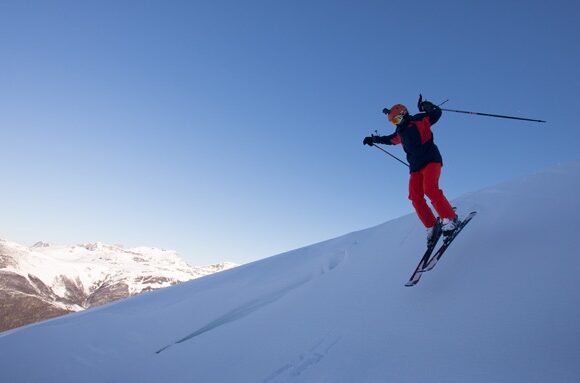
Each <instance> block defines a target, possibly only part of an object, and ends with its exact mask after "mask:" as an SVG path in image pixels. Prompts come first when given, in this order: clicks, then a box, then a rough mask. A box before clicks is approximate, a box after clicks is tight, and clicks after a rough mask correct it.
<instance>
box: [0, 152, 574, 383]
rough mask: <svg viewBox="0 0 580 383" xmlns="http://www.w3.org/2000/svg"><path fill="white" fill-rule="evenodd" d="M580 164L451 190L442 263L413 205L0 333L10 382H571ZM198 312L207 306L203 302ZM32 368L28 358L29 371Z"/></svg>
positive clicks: (1, 363)
mask: <svg viewBox="0 0 580 383" xmlns="http://www.w3.org/2000/svg"><path fill="white" fill-rule="evenodd" d="M578 195H580V162H574V163H571V164H566V165H563V166H557V167H554V168H552V169H548V170H545V171H542V172H540V173H538V174H534V175H531V176H528V177H523V178H519V179H516V180H513V181H511V182H508V183H504V184H501V185H498V186H495V187H491V188H487V189H485V190H482V191H478V192H474V193H470V194H468V195H465V196H463V197H461V198H458V199H456V200H454V201H453V203H454V205H455V206H457V207H458V211H459V212H460V213H466V212H469V211H472V210H476V211H478V214H477V216H476V217H475V218H474V219H473V221H472V222H471V223H470V224H469V225H468V226H467V227H466V229H465V230H464V231H463V232H462V233H461V235H460V236H459V237H458V238H457V239H456V241H455V242H454V243H453V245H452V246H451V247H450V248H449V250H448V251H447V252H446V253H445V256H444V257H443V258H442V259H441V261H440V262H439V263H438V264H437V267H436V268H435V269H434V270H433V271H429V272H428V273H426V274H425V275H424V276H423V278H422V279H421V282H420V283H419V284H418V285H417V286H415V287H404V284H405V282H406V281H407V279H408V278H409V276H410V274H411V272H412V271H413V270H414V268H415V266H416V264H417V262H418V260H419V257H420V256H421V254H422V253H423V251H424V247H425V232H424V229H423V228H422V226H421V224H420V222H419V220H418V219H417V217H416V216H415V215H414V214H410V215H408V216H404V217H401V218H399V219H396V220H393V221H390V222H387V223H384V224H382V225H379V226H377V227H373V228H369V229H366V230H362V231H359V232H354V233H350V234H347V235H344V236H342V237H339V238H336V239H332V240H329V241H326V242H322V243H318V244H315V245H312V246H308V247H305V248H302V249H297V250H294V251H290V252H288V253H284V254H280V255H278V256H274V257H271V258H267V259H264V260H261V261H258V262H254V263H251V264H247V265H244V266H240V267H237V268H235V269H232V270H228V271H225V272H222V273H218V274H215V275H210V276H207V277H204V278H200V279H197V280H193V281H189V282H186V283H182V284H179V285H177V286H172V287H169V288H166V289H162V290H158V291H154V292H151V293H148V294H142V295H139V296H136V297H133V298H131V299H127V300H123V301H120V302H116V303H113V304H110V305H105V306H101V307H98V308H95V309H91V310H87V311H84V312H80V313H75V314H72V315H68V316H66V317H63V318H57V319H55V320H51V321H47V322H44V323H40V324H36V325H32V326H28V327H25V328H21V329H17V330H13V331H8V332H5V333H2V334H0V374H1V375H0V376H1V377H2V381H6V382H48V381H58V382H61V383H65V382H75V383H76V382H79V381H82V382H85V383H97V382H143V383H147V382H151V383H153V382H155V383H156V382H159V381H171V382H176V383H180V382H184V383H185V382H212V383H219V382H224V383H226V382H228V383H229V382H236V383H246V382H248V383H249V382H262V383H278V382H294V383H300V382H315V383H317V382H333V383H342V382H344V383H347V382H349V383H350V382H361V383H374V382H397V383H407V382H408V383H411V382H448V383H456V382H457V383H464V382H470V383H488V382H556V383H564V382H566V383H567V382H577V381H578V377H579V376H580V364H579V363H578V361H579V360H580V347H579V346H578V339H579V337H580V305H579V304H578V303H579V302H580V288H578V275H579V272H580V250H579V248H580V241H579V239H578V233H580V220H579V219H578V217H580V203H578ZM200 307H201V308H203V309H200ZM31 366H33V368H31Z"/></svg>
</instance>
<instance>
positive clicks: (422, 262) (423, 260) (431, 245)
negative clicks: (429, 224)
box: [405, 221, 442, 287]
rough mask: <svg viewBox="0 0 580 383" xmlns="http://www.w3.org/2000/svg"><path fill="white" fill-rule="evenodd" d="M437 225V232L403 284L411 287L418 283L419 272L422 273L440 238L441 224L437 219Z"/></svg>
mask: <svg viewBox="0 0 580 383" xmlns="http://www.w3.org/2000/svg"><path fill="white" fill-rule="evenodd" d="M437 225H438V227H439V230H438V232H437V233H435V235H434V238H433V239H432V240H431V242H430V243H429V245H428V246H427V250H426V251H425V254H423V256H422V257H421V260H420V261H419V264H418V265H417V268H416V269H415V271H413V274H412V275H411V278H409V281H408V282H407V283H405V286H407V287H411V286H415V285H416V284H417V283H419V280H420V279H421V274H422V273H423V269H424V268H425V267H426V265H427V262H428V261H429V257H431V254H432V253H433V250H435V246H437V242H439V238H441V234H442V231H441V224H440V223H439V221H438V222H437Z"/></svg>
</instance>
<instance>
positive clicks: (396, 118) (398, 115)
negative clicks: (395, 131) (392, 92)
mask: <svg viewBox="0 0 580 383" xmlns="http://www.w3.org/2000/svg"><path fill="white" fill-rule="evenodd" d="M408 114H409V111H408V110H407V107H405V105H401V104H396V105H393V107H392V108H391V110H389V114H388V118H389V121H391V122H392V123H393V124H395V125H399V124H400V123H401V121H403V118H404V117H405V116H406V115H408Z"/></svg>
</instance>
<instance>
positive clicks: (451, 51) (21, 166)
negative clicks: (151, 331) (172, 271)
mask: <svg viewBox="0 0 580 383" xmlns="http://www.w3.org/2000/svg"><path fill="white" fill-rule="evenodd" d="M579 4H580V3H578V2H577V1H572V0H570V1H551V2H546V1H539V0H531V1H515V0H506V1H485V2H484V1H478V2H476V1H422V0H418V1H410V2H405V1H399V2H388V1H292V2H289V1H284V2H282V1H221V0H217V1H215V0H213V1H117V0H115V1H99V2H87V1H85V2H78V1H50V2H47V1H36V2H35V1H26V2H23V1H1V2H0V46H1V48H2V53H1V58H2V59H1V60H0V132H1V137H2V146H1V150H0V172H1V173H0V174H1V184H0V185H1V188H0V237H1V238H5V239H9V240H13V241H17V242H20V243H23V244H32V243H34V242H35V241H38V240H44V241H48V242H53V243H59V244H76V243H84V242H95V241H102V242H105V243H118V244H124V245H126V246H140V245H147V246H154V247H161V248H169V249H175V250H177V251H178V252H179V253H180V254H181V255H182V256H183V257H184V258H185V259H186V260H187V261H188V262H190V263H192V264H206V263H212V262H217V261H222V260H229V261H233V262H238V263H245V262H249V261H252V260H256V259H260V258H264V257H267V256H270V255H274V254H276V253H280V252H284V251H287V250H291V249H294V248H297V247H301V246H304V245H308V244H311V243H314V242H318V241H322V240H326V239H329V238H332V237H335V236H338V235H341V234H345V233H348V232H351V231H355V230H359V229H363V228H367V227H370V226H373V225H376V224H379V223H382V222H385V221H387V220H390V219H393V218H396V217H399V216H401V215H403V214H406V213H409V212H411V211H412V208H411V205H410V202H409V201H408V200H407V181H408V171H407V169H405V168H404V167H403V166H402V165H401V164H399V163H397V162H396V161H394V160H392V159H390V158H388V157H387V156H385V155H384V154H382V153H381V152H379V151H378V150H376V149H374V148H370V147H364V146H363V145H362V139H363V138H364V136H366V135H369V134H370V133H372V132H373V131H374V130H378V131H379V133H381V134H389V133H391V132H392V130H393V127H392V126H390V124H389V123H388V122H387V121H386V118H385V116H384V115H382V113H381V110H382V108H383V107H385V106H391V105H392V104H394V103H403V104H406V105H407V106H408V107H409V108H410V109H411V111H412V112H416V100H417V97H418V94H419V93H423V95H424V96H425V97H426V98H427V99H429V100H432V101H434V102H437V103H439V102H442V101H444V100H446V99H448V98H449V99H450V101H449V102H448V103H447V104H446V107H448V108H455V109H466V110H474V111H479V112H487V113H498V114H512V115H517V116H526V117H531V118H538V119H545V120H548V123H547V124H538V123H526V122H518V121H511V120H501V119H495V118H488V117H475V116H467V115H461V114H455V113H445V114H444V115H443V117H442V119H441V120H440V122H439V123H438V124H437V125H435V127H434V133H435V141H436V143H437V144H438V146H439V148H440V150H441V152H442V154H443V158H444V170H443V176H442V179H441V186H442V188H443V189H444V191H445V192H446V194H447V195H448V196H449V197H450V198H451V199H452V198H454V197H458V196H460V195H462V194H464V193H466V192H470V191H475V190H478V189H480V188H483V187H486V186H490V185H493V184H495V183H498V182H501V181H504V180H507V179H510V178H513V177H516V176H520V175H525V174H527V173H530V172H534V171H536V170H539V169H541V168H543V167H546V166H549V165H552V164H555V163H559V162H565V161H569V160H575V159H579V158H580V150H579V149H578V143H579V141H580V124H578V123H577V122H576V115H577V113H578V111H577V108H578V102H579V101H580V98H579V94H580V75H579V74H578V68H580V45H579V43H578V36H580V23H578V15H579V14H580V5H579ZM388 149H391V150H392V152H393V153H394V154H397V155H401V156H402V155H403V152H402V149H401V147H389V148H388ZM563 208H565V207H563ZM385 246H386V247H388V246H389V244H388V243H385Z"/></svg>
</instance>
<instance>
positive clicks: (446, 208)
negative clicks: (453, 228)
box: [409, 162, 455, 227]
mask: <svg viewBox="0 0 580 383" xmlns="http://www.w3.org/2000/svg"><path fill="white" fill-rule="evenodd" d="M440 175H441V164H439V163H436V162H432V163H430V164H428V165H427V166H425V167H424V168H423V169H421V170H419V171H416V172H413V173H411V178H410V179H409V199H410V200H411V202H412V203H413V207H414V208H415V211H416V212H417V215H418V216H419V219H420V220H421V222H423V225H425V227H433V226H434V225H435V223H436V222H437V218H435V215H433V211H431V208H430V207H429V205H427V201H426V200H425V196H427V197H429V199H430V200H431V204H433V207H434V208H435V210H436V211H437V214H439V217H441V218H449V219H453V218H455V211H454V210H453V207H452V206H451V204H450V203H449V201H447V198H445V196H444V195H443V191H442V190H441V189H439V176H440Z"/></svg>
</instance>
